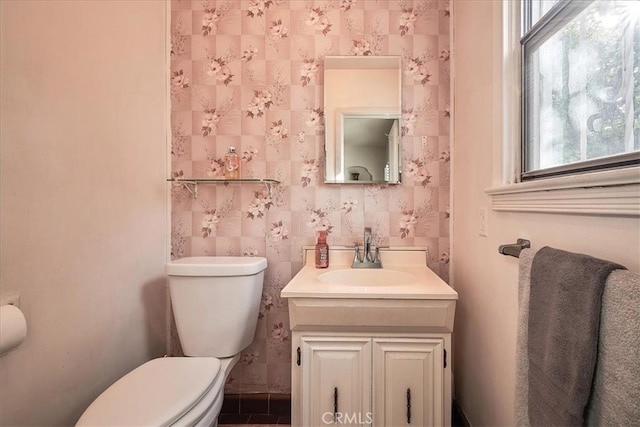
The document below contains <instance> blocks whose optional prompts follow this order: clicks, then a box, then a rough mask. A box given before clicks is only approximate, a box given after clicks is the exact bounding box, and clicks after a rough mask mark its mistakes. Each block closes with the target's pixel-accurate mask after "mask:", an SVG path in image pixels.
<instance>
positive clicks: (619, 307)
mask: <svg viewBox="0 0 640 427" xmlns="http://www.w3.org/2000/svg"><path fill="white" fill-rule="evenodd" d="M586 421H587V425H588V426H632V425H638V422H640V274H638V273H634V272H631V271H625V270H616V271H614V272H612V273H611V274H610V275H609V278H608V279H607V283H606V285H605V289H604V294H603V295H602V314H601V317H600V341H599V342H598V361H597V362H596V372H595V375H594V381H593V389H592V391H591V397H590V399H589V404H588V407H587V419H586Z"/></svg>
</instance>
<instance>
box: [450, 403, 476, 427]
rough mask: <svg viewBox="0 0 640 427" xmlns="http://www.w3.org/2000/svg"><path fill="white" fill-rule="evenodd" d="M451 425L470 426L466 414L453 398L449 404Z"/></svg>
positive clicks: (456, 426) (455, 426)
mask: <svg viewBox="0 0 640 427" xmlns="http://www.w3.org/2000/svg"><path fill="white" fill-rule="evenodd" d="M451 425H452V426H453V427H471V424H470V423H469V420H468V419H467V416H466V415H465V414H464V411H463V410H462V408H461V407H460V404H459V403H458V401H457V400H455V399H454V400H453V402H452V404H451Z"/></svg>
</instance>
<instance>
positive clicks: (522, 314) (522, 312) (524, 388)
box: [514, 249, 537, 427]
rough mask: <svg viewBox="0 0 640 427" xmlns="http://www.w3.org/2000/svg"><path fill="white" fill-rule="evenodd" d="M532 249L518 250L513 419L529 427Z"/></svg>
mask: <svg viewBox="0 0 640 427" xmlns="http://www.w3.org/2000/svg"><path fill="white" fill-rule="evenodd" d="M536 252H537V251H536V250H534V249H524V250H523V251H522V252H520V264H519V272H518V336H517V340H516V390H515V402H514V409H515V420H516V426H518V427H529V426H530V424H529V355H528V354H527V338H528V330H527V327H528V325H529V287H530V286H531V263H532V262H533V257H534V256H535V254H536Z"/></svg>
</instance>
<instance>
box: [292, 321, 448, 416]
mask: <svg viewBox="0 0 640 427" xmlns="http://www.w3.org/2000/svg"><path fill="white" fill-rule="evenodd" d="M445 341H446V342H447V343H448V342H449V337H447V336H445V335H436V336H433V337H426V336H425V335H424V334H418V335H416V336H407V335H406V334H404V335H398V334H391V335H390V336H383V335H379V334H364V335H363V334H351V335H350V334H349V333H346V334H345V335H340V336H334V335H327V334H326V333H310V332H304V333H296V332H294V334H293V344H294V360H295V364H294V366H293V378H292V380H293V381H292V384H293V389H292V396H293V418H292V422H293V425H301V426H321V425H327V424H338V425H369V426H393V427H396V426H442V425H445V424H447V423H448V422H450V420H449V419H448V417H445V406H446V405H445V399H444V396H445V380H444V379H445V374H444V373H445V369H446V368H445V357H446V351H445V345H446V344H445ZM445 418H446V419H445Z"/></svg>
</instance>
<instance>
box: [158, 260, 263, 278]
mask: <svg viewBox="0 0 640 427" xmlns="http://www.w3.org/2000/svg"><path fill="white" fill-rule="evenodd" d="M266 268H267V259H266V258H264V257H243V256H199V257H186V258H180V259H178V260H174V261H169V262H167V264H166V272H167V274H168V275H169V276H205V277H206V276H250V275H253V274H258V273H260V272H261V271H264V270H265V269H266Z"/></svg>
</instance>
